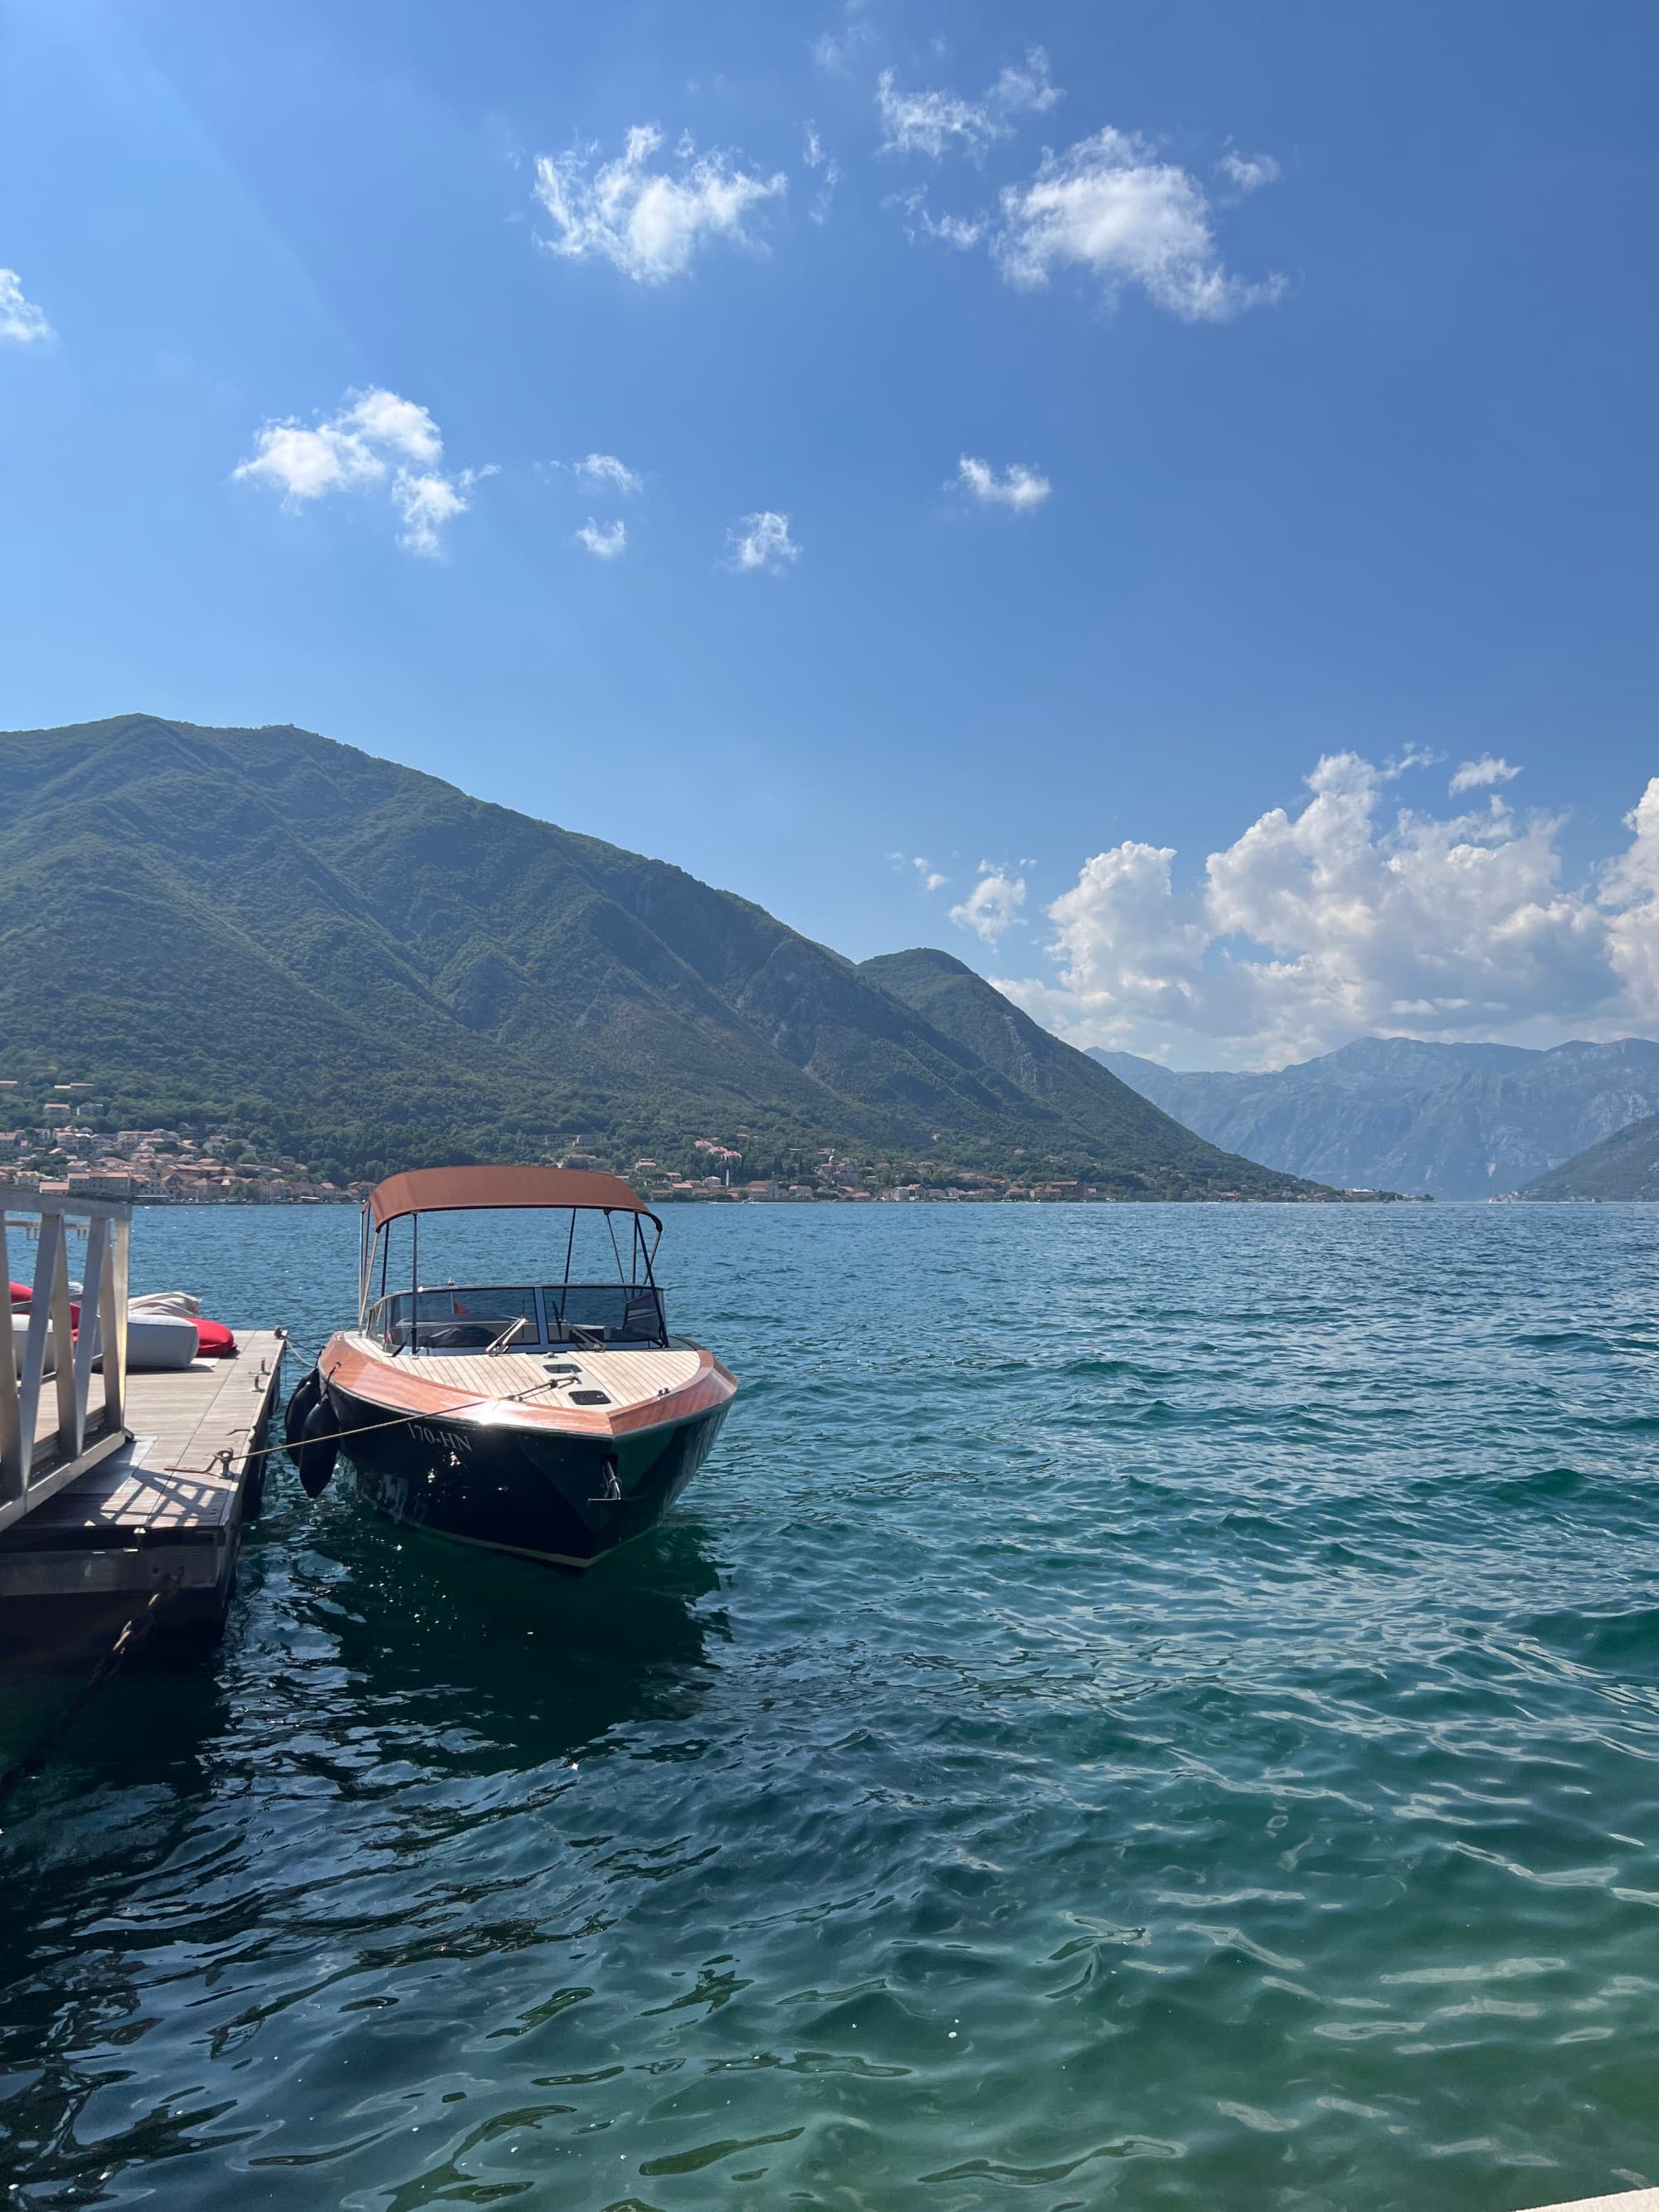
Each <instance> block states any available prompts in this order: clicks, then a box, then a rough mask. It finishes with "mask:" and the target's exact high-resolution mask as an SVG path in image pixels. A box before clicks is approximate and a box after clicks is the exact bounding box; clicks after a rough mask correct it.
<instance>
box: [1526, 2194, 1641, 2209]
mask: <svg viewBox="0 0 1659 2212" xmlns="http://www.w3.org/2000/svg"><path fill="white" fill-rule="evenodd" d="M1541 2212H1659V2189H1632V2190H1628V2191H1626V2192H1625V2193H1624V2194H1623V2195H1622V2196H1619V2197H1575V2198H1574V2199H1573V2201H1572V2203H1571V2204H1546V2205H1544V2206H1542V2207H1541Z"/></svg>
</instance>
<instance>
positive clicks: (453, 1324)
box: [368, 1283, 668, 1352]
mask: <svg viewBox="0 0 1659 2212" xmlns="http://www.w3.org/2000/svg"><path fill="white" fill-rule="evenodd" d="M368 1333H369V1334H370V1335H372V1336H378V1337H379V1338H380V1341H381V1342H382V1343H383V1344H385V1345H386V1346H388V1347H389V1348H390V1349H391V1350H392V1351H394V1352H536V1351H546V1350H549V1349H550V1348H553V1347H556V1346H557V1347H567V1346H574V1347H575V1348H577V1349H579V1350H591V1351H597V1350H600V1349H603V1348H605V1347H607V1346H617V1347H625V1346H633V1347H635V1348H645V1347H647V1346H662V1345H665V1344H666V1342H667V1341H668V1335H667V1328H666V1324H665V1321H664V1318H663V1310H662V1293H661V1291H659V1290H658V1289H657V1287H656V1285H654V1284H650V1283H560V1284H557V1285H551V1286H550V1287H548V1288H546V1289H542V1290H538V1289H536V1288H534V1287H532V1286H528V1285H513V1286H503V1285H478V1284H447V1285H445V1286H444V1287H443V1288H442V1289H441V1290H426V1291H398V1292H396V1293H394V1294H393V1295H392V1296H391V1297H384V1298H381V1299H380V1300H378V1301H377V1303H376V1304H374V1305H373V1306H371V1307H370V1309H369V1312H368Z"/></svg>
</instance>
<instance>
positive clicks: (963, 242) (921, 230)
mask: <svg viewBox="0 0 1659 2212" xmlns="http://www.w3.org/2000/svg"><path fill="white" fill-rule="evenodd" d="M882 205H883V206H884V207H897V208H902V209H903V210H904V212H905V224H904V234H905V236H906V237H907V238H908V240H909V241H910V243H911V244H912V245H913V246H914V245H915V243H916V241H917V240H918V239H922V238H928V239H932V240H933V241H934V243H935V244H937V245H939V246H954V247H955V248H956V249H957V252H960V253H966V252H969V251H970V250H971V248H973V247H974V246H978V245H979V244H981V241H982V240H983V239H984V237H985V234H986V233H987V230H988V229H989V228H990V226H989V224H988V223H987V222H986V221H985V219H984V217H983V216H960V215H934V214H933V212H932V211H931V210H930V209H929V207H928V205H927V193H926V192H923V191H912V192H894V193H892V194H891V195H890V197H888V198H886V199H884V201H883V202H882Z"/></svg>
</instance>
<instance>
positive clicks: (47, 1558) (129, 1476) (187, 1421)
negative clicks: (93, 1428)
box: [0, 1329, 287, 1605]
mask: <svg viewBox="0 0 1659 2212" xmlns="http://www.w3.org/2000/svg"><path fill="white" fill-rule="evenodd" d="M286 1342H287V1339H286V1337H285V1335H284V1334H283V1331H282V1330H280V1329H256V1330H252V1331H250V1332H249V1333H248V1334H246V1335H245V1336H244V1337H243V1338H242V1339H241V1340H240V1345H239V1347H238V1350H237V1352H236V1354H235V1356H234V1358H229V1359H216V1360H207V1359H197V1360H193V1361H192V1362H191V1364H190V1365H189V1366H188V1367H186V1368H179V1369H178V1370H173V1371H171V1372H167V1373H163V1374H146V1373H142V1372H140V1373H131V1372H129V1374H128V1376H127V1378H126V1398H125V1426H126V1429H127V1431H128V1434H129V1436H130V1437H131V1442H130V1443H125V1444H124V1445H122V1447H121V1448H120V1449H118V1450H117V1451H115V1452H112V1454H111V1455H109V1456H108V1457H107V1458H106V1459H103V1460H101V1461H100V1462H99V1463H98V1464H97V1465H96V1466H94V1467H93V1468H89V1469H88V1471H87V1472H86V1473H84V1474H81V1475H79V1476H77V1477H76V1480H74V1481H72V1482H70V1483H69V1484H68V1485H66V1486H65V1487H64V1488H63V1489H61V1490H59V1491H58V1492H56V1493H55V1494H53V1495H52V1496H51V1497H48V1498H43V1499H42V1500H41V1501H40V1504H38V1505H36V1506H35V1507H33V1509H32V1510H30V1511H29V1512H28V1513H27V1515H26V1516H25V1517H24V1518H23V1519H22V1520H21V1521H20V1522H14V1523H13V1524H12V1526H11V1527H10V1528H8V1529H7V1530H5V1531H4V1532H3V1534H0V1598H17V1599H23V1598H31V1597H43V1598H44V1597H70V1596H75V1595H88V1596H91V1595H105V1594H110V1593H115V1592H126V1591H130V1592H134V1593H138V1594H148V1593H150V1592H153V1591H154V1590H155V1589H158V1588H162V1587H167V1588H168V1589H174V1590H177V1591H178V1592H179V1593H180V1594H181V1595H182V1594H184V1593H186V1592H190V1593H194V1594H195V1595H196V1598H197V1603H198V1605H199V1603H200V1601H201V1600H202V1599H204V1598H212V1599H215V1600H221V1601H222V1599H224V1598H226V1597H228V1593H229V1584H230V1577H231V1573H232V1571H233V1570H234V1565H235V1555H236V1550H237V1547H238V1544H239V1541H240V1532H241V1524H242V1520H243V1517H244V1514H245V1512H246V1507H247V1500H248V1490H249V1484H250V1480H253V1481H255V1482H257V1481H258V1480H259V1477H260V1474H261V1472H262V1462H259V1461H258V1460H256V1459H255V1458H254V1457H253V1456H252V1455H253V1454H254V1453H255V1452H257V1451H258V1449H260V1447H261V1446H262V1445H263V1444H264V1443H265V1442H266V1440H267V1437H268V1433H269V1431H270V1420H271V1414H272V1413H273V1411H274V1410H275V1407H276V1402H277V1395H278V1391H279V1389H280V1385H281V1377H282V1361H283V1350H284V1348H285V1346H286ZM51 1420H52V1417H49V1416H48V1415H47V1414H46V1412H45V1410H44V1409H43V1413H42V1416H41V1425H40V1431H39V1433H40V1434H41V1435H42V1436H44V1434H45V1433H46V1431H47V1430H48V1429H49V1428H50V1426H51Z"/></svg>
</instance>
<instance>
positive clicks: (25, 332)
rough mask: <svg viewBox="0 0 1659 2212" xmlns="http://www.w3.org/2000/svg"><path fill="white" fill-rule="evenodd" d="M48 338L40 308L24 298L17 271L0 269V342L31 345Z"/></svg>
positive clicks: (49, 325) (46, 323)
mask: <svg viewBox="0 0 1659 2212" xmlns="http://www.w3.org/2000/svg"><path fill="white" fill-rule="evenodd" d="M49 337H52V325H51V324H50V323H49V322H48V321H47V320H46V317H45V315H44V314H43V313H41V311H40V308H39V307H36V306H35V304H34V302H33V300H30V299H26V298H25V297H24V294H23V284H22V279H21V277H20V276H18V274H17V271H16V270H15V269H0V343H9V344H12V345H33V343H35V341H36V340H37V339H40V338H49Z"/></svg>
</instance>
